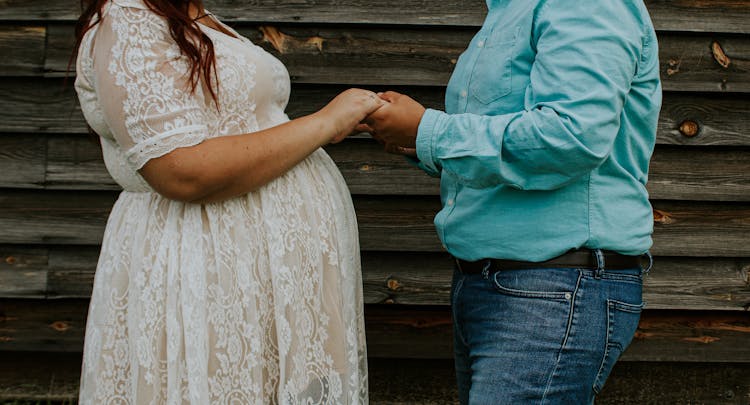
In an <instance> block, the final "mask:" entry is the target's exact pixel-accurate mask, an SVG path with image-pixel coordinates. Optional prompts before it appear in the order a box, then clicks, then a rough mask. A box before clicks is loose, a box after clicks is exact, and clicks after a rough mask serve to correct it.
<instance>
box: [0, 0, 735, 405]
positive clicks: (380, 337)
mask: <svg viewBox="0 0 750 405" xmlns="http://www.w3.org/2000/svg"><path fill="white" fill-rule="evenodd" d="M77 3H78V2H77V1H72V0H65V1H63V0H0V56H2V57H0V259H2V261H0V359H2V361H0V401H1V400H4V399H16V398H27V399H57V400H59V399H65V398H70V397H72V396H74V395H75V392H76V389H77V386H76V381H77V378H78V374H77V372H78V371H77V370H78V368H79V366H80V365H79V362H80V352H81V348H82V338H83V328H84V323H85V316H86V307H87V304H88V300H87V299H88V297H89V295H90V292H91V281H92V277H93V273H94V267H95V264H96V259H97V254H98V244H99V243H100V240H101V236H102V232H103V228H104V224H105V220H106V217H107V214H108V212H109V209H110V207H111V205H112V203H113V201H114V199H115V198H116V196H117V192H118V191H117V190H118V187H117V185H116V184H114V183H113V181H112V180H111V179H110V178H109V176H108V175H107V173H106V171H105V169H104V165H103V163H102V160H101V153H100V151H99V148H98V145H97V144H96V143H95V142H92V141H91V139H90V138H89V136H88V135H87V134H86V128H85V124H84V121H83V118H82V116H81V113H80V108H79V107H78V105H77V102H76V98H75V95H74V92H73V91H72V88H71V87H72V84H71V81H69V82H68V84H67V85H66V84H65V82H64V76H65V74H66V72H65V71H66V67H67V64H68V58H69V55H70V50H71V47H72V44H73V39H72V22H73V20H74V19H75V17H76V14H77V11H78V10H77ZM206 3H207V7H208V8H209V9H211V10H212V11H214V12H215V13H217V14H218V15H220V16H223V17H224V19H225V20H226V21H228V22H231V23H232V24H233V25H234V26H235V27H236V28H237V29H238V30H239V31H240V32H241V33H243V34H244V35H246V36H248V37H249V38H251V39H252V40H253V41H254V42H255V43H257V44H259V45H262V46H263V47H265V48H266V49H268V50H269V51H271V52H272V53H274V54H275V55H277V56H278V57H280V58H281V60H282V61H284V63H285V64H286V65H287V67H288V69H289V71H290V73H291V75H292V80H293V90H292V99H291V101H290V105H289V109H288V112H289V114H290V115H291V116H292V117H294V116H300V115H302V114H305V113H309V112H312V111H314V110H315V109H317V108H319V107H321V106H322V105H324V104H325V103H326V101H327V100H329V99H330V98H331V97H333V96H334V95H335V94H336V93H337V92H338V91H340V90H342V89H344V88H346V87H347V86H353V85H356V86H365V87H369V88H373V89H376V90H380V89H389V88H393V89H395V90H397V91H402V92H405V93H408V94H410V95H413V96H414V97H415V98H417V99H418V100H420V101H422V102H423V103H424V104H426V105H427V106H430V107H438V108H440V107H441V106H442V97H443V91H444V85H445V83H446V82H447V80H448V77H449V75H450V73H451V71H452V69H453V67H454V65H455V62H456V59H457V57H458V54H459V53H460V52H461V51H462V49H463V48H464V47H465V46H466V45H467V44H468V42H469V40H470V38H471V36H472V35H473V33H474V32H475V31H476V30H477V28H478V26H479V25H480V24H481V21H482V19H483V16H484V13H485V6H484V2H483V1H481V0H471V1H468V0H463V1H459V0H446V1H432V2H424V1H418V0H397V1H396V0H384V1H372V0H369V1H362V0H343V1H342V0H337V1H333V0H317V1H315V0H313V1H305V2H300V1H292V0H280V1H245V2H241V1H236V0H214V1H208V0H206ZM646 3H647V6H648V7H649V9H650V11H651V13H652V17H653V20H654V23H655V25H656V27H657V30H658V33H659V38H660V47H661V65H662V78H663V81H664V82H663V84H664V89H665V94H664V107H663V110H662V114H661V118H660V121H659V134H658V145H657V147H656V152H655V155H654V158H653V161H652V165H651V176H650V183H649V187H648V188H649V192H650V193H651V197H652V202H653V205H654V207H655V211H654V219H655V245H654V248H653V252H654V254H655V255H657V262H656V263H657V264H656V267H655V268H654V269H653V271H652V273H651V275H650V277H649V278H648V279H647V281H646V286H645V299H646V301H647V302H648V306H647V310H646V311H645V312H644V315H643V319H642V322H641V324H640V328H639V331H638V333H637V336H636V339H635V341H634V343H633V345H632V347H631V348H630V349H629V350H628V351H627V353H626V354H625V356H624V359H623V362H622V363H621V364H620V365H618V367H617V369H616V370H615V373H614V375H613V377H612V379H611V380H610V382H609V383H608V385H607V387H605V390H604V393H603V395H602V397H601V400H600V401H599V403H607V404H610V403H611V404H627V403H727V404H745V405H746V404H748V403H750V316H749V315H748V311H749V310H750V153H748V152H750V118H748V117H750V35H748V34H750V0H738V1H723V0H714V1H711V2H707V1H699V0H649V1H646ZM327 149H328V152H329V153H330V154H331V156H332V157H333V158H334V160H335V161H336V162H337V163H338V165H339V167H340V169H341V171H342V172H343V174H344V177H345V178H346V180H347V182H348V184H349V186H350V189H351V191H352V193H353V194H354V195H355V197H354V198H355V205H356V208H357V214H358V218H359V223H360V231H361V244H362V249H363V271H364V283H365V285H364V287H365V298H366V301H367V308H366V317H367V335H368V345H369V353H370V356H371V385H372V399H373V402H374V403H396V402H399V401H402V402H410V403H452V400H453V396H454V394H455V392H454V389H453V381H452V376H451V363H450V360H449V359H450V356H451V349H450V344H451V339H450V318H449V312H448V309H447V306H446V305H447V303H448V291H449V286H450V272H451V263H450V259H449V257H448V256H447V255H446V254H445V253H444V252H443V251H442V249H441V247H440V243H439V242H438V240H437V237H436V235H435V233H434V229H433V226H432V216H433V215H434V213H435V212H436V211H437V209H438V207H439V200H438V198H437V193H438V185H437V183H436V181H435V180H434V179H430V178H428V177H427V176H425V175H423V174H422V173H421V172H418V171H416V170H414V169H413V168H411V167H410V166H408V165H407V164H405V163H404V161H403V160H402V159H401V158H399V157H395V156H390V155H386V154H383V153H382V152H381V150H380V147H379V145H377V144H376V143H375V142H374V141H373V140H371V139H369V138H367V137H355V138H352V139H349V140H347V141H345V142H343V143H341V144H339V145H334V146H331V147H329V148H327ZM425 369H428V370H431V372H430V373H424V370H425ZM412 382H413V383H412ZM430 401H432V402H430Z"/></svg>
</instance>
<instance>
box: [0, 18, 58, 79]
mask: <svg viewBox="0 0 750 405" xmlns="http://www.w3.org/2000/svg"><path fill="white" fill-rule="evenodd" d="M45 37H46V29H45V27H44V26H25V25H2V26H0V55H3V57H2V59H0V76H34V75H41V74H42V73H44V72H43V70H42V67H43V66H44V59H45V48H46V46H45V45H46V44H45ZM71 48H72V47H71Z"/></svg>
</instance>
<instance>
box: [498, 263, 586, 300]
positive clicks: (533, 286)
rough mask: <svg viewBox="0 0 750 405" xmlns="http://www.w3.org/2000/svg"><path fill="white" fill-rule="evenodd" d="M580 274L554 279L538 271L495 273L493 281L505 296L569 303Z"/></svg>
mask: <svg viewBox="0 0 750 405" xmlns="http://www.w3.org/2000/svg"><path fill="white" fill-rule="evenodd" d="M577 279H578V274H577V273H569V274H567V275H565V276H563V277H554V276H552V275H551V274H545V273H544V272H543V271H537V270H509V271H498V272H495V273H494V275H493V276H492V277H491V281H492V284H493V286H494V287H495V290H496V291H497V292H499V293H501V294H503V295H509V296H513V297H520V298H538V299H548V300H560V301H569V300H571V299H572V297H573V290H574V289H575V286H576V284H577Z"/></svg>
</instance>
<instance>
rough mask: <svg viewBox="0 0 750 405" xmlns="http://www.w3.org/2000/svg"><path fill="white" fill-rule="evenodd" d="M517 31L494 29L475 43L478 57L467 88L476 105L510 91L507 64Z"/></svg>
mask: <svg viewBox="0 0 750 405" xmlns="http://www.w3.org/2000/svg"><path fill="white" fill-rule="evenodd" d="M518 31H519V29H518V27H504V28H503V27H495V29H494V30H493V31H492V32H491V33H490V34H489V35H488V36H487V37H486V38H485V39H480V40H478V41H477V42H476V46H477V47H478V48H479V54H478V55H477V59H476V62H475V63H474V68H473V69H472V73H471V79H470V83H469V89H470V90H471V94H472V96H473V97H474V98H476V99H477V100H478V101H479V102H481V103H483V104H489V103H492V102H493V101H496V100H498V99H499V98H502V97H504V96H506V95H508V94H510V92H511V91H512V90H513V87H512V69H511V63H512V59H513V55H514V48H515V45H516V39H517V37H518Z"/></svg>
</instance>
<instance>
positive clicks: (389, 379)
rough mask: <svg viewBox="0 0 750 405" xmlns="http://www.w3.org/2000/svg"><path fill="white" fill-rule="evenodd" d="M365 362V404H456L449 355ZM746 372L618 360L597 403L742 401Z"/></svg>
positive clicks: (720, 404) (747, 391) (743, 404)
mask: <svg viewBox="0 0 750 405" xmlns="http://www.w3.org/2000/svg"><path fill="white" fill-rule="evenodd" d="M368 366H369V371H370V404H373V405H375V404H377V405H386V404H388V405H393V404H400V405H406V404H410V405H417V404H419V405H438V404H440V405H448V404H456V405H458V400H457V397H458V393H457V389H456V380H455V372H454V369H453V367H454V365H453V361H451V360H448V359H446V360H425V359H370V362H369V364H368ZM426 371H427V372H426ZM748 373H750V365H748V364H696V363H653V362H620V363H618V364H617V365H616V366H615V368H614V370H613V371H612V374H611V375H610V376H609V378H608V379H607V383H606V385H605V386H604V389H603V390H602V392H601V393H600V394H599V395H597V397H596V404H597V405H641V404H712V405H747V399H748V398H750V379H749V378H747V376H748Z"/></svg>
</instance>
